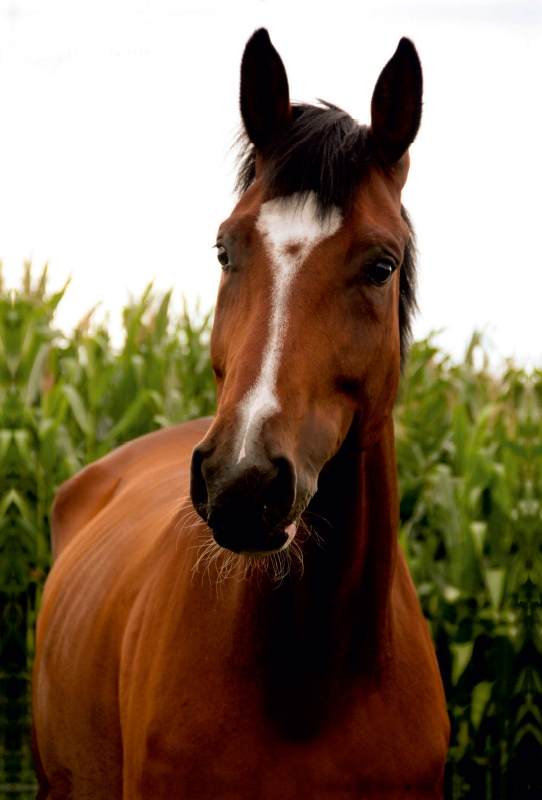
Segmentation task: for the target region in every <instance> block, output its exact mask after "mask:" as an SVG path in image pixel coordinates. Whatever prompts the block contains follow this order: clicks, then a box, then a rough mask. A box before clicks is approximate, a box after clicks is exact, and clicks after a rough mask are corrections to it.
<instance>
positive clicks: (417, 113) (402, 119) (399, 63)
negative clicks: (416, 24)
mask: <svg viewBox="0 0 542 800" xmlns="http://www.w3.org/2000/svg"><path fill="white" fill-rule="evenodd" d="M422 90H423V79H422V65H421V64H420V59H419V57H418V53H417V52H416V48H415V47H414V45H413V44H412V42H411V41H410V39H404V38H403V39H401V41H400V42H399V45H398V46H397V50H396V51H395V53H394V55H393V56H392V58H391V59H390V60H389V61H388V63H387V64H386V66H385V67H384V69H383V70H382V72H381V74H380V77H379V79H378V81H377V83H376V86H375V90H374V93H373V99H372V101H371V134H372V139H373V142H374V146H375V148H376V152H377V155H378V156H379V158H380V159H381V161H383V162H384V164H385V165H386V166H392V165H393V164H395V163H396V162H397V161H399V159H400V158H401V156H402V155H403V154H404V153H405V152H406V150H407V149H408V148H409V147H410V145H411V144H412V142H413V141H414V139H415V138H416V134H417V133H418V128H419V127H420V120H421V117H422Z"/></svg>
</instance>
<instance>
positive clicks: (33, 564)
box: [0, 264, 542, 800]
mask: <svg viewBox="0 0 542 800" xmlns="http://www.w3.org/2000/svg"><path fill="white" fill-rule="evenodd" d="M62 298H63V291H60V292H58V293H56V294H52V295H49V294H48V293H47V286H46V272H45V271H44V272H43V274H42V275H41V276H40V277H39V278H37V279H33V277H32V272H31V268H30V265H29V264H26V265H25V268H24V274H23V280H22V284H21V287H20V288H19V289H17V290H10V291H8V290H6V289H5V288H4V287H2V286H1V285H0V452H1V458H0V609H1V617H0V652H1V662H0V753H1V763H0V797H5V798H11V799H12V800H14V799H15V798H19V800H26V798H30V797H33V796H35V789H34V790H33V789H32V787H33V785H34V783H35V780H34V776H33V771H32V764H31V756H30V749H29V725H30V723H29V710H28V707H29V676H30V670H31V666H32V659H33V655H34V631H35V622H36V615H37V612H38V610H39V605H40V597H41V593H42V589H43V583H44V580H45V577H46V575H47V572H48V570H49V568H50V566H51V554H50V546H49V512H50V507H51V502H52V499H53V497H54V494H55V492H56V490H57V488H58V486H59V485H60V483H62V482H63V481H64V480H66V479H67V478H69V477H70V476H71V475H73V474H74V473H75V472H77V471H78V470H79V469H81V468H82V467H83V466H84V465H85V464H87V463H89V462H91V461H93V460H95V459H97V458H99V457H100V456H102V455H104V454H105V453H107V452H109V451H110V450H111V449H112V448H114V447H116V446H118V445H119V444H121V443H123V442H126V441H128V440H130V439H132V438H134V437H136V436H140V435H141V434H144V433H147V432H149V431H152V430H156V429H158V428H162V427H167V426H170V425H174V424H176V423H178V422H182V421H184V420H187V419H191V418H194V417H198V416H202V415H205V414H210V413H213V410H214V404H215V394H214V383H213V377H212V371H211V367H210V361H209V345H208V342H209V332H210V315H208V316H206V317H203V318H200V319H199V320H197V321H196V319H195V316H197V315H192V316H191V315H189V314H187V313H186V312H185V313H183V314H181V315H178V314H175V313H174V312H173V311H172V310H171V308H170V294H166V295H165V296H161V297H157V296H155V295H154V294H153V292H152V289H151V288H150V287H149V289H148V290H147V291H146V292H145V293H144V295H143V297H142V298H140V299H139V300H137V301H133V302H131V303H130V304H129V305H128V306H127V307H126V308H125V310H124V316H123V321H124V329H125V341H124V345H123V346H122V348H121V349H119V348H115V347H113V346H112V343H111V338H110V334H109V332H108V330H107V326H106V325H101V326H100V325H94V324H93V323H92V320H91V318H90V317H89V318H86V319H85V320H83V321H82V322H81V323H80V324H79V325H78V326H77V328H76V329H75V330H74V331H73V332H71V333H66V332H60V331H58V330H56V329H55V326H54V313H55V309H56V307H57V306H58V304H59V303H60V302H62ZM541 406H542V372H541V371H540V370H539V369H533V370H531V371H530V372H527V371H525V370H523V369H519V368H516V367H514V366H513V365H512V364H503V365H502V366H501V368H500V369H495V368H490V366H489V364H488V360H487V357H486V355H485V352H484V348H483V343H482V342H481V339H480V337H479V336H478V335H474V336H473V338H472V341H471V344H470V347H469V349H468V351H467V353H466V355H465V358H464V360H463V362H462V363H460V364H457V363H453V362H452V361H451V359H450V358H449V357H447V356H446V354H444V353H442V352H441V351H440V350H439V349H438V348H437V347H436V346H435V345H434V344H433V340H432V339H431V338H430V339H428V340H426V341H422V342H418V343H416V344H415V345H414V346H413V348H412V353H411V358H410V363H409V365H408V367H407V370H406V374H405V377H404V381H403V386H402V389H401V392H400V396H399V400H398V402H397V405H396V440H397V457H398V469H399V485H400V497H401V527H400V531H399V537H400V544H401V546H402V547H403V549H404V551H405V553H406V556H407V559H408V563H409V566H410V570H411V572H412V575H413V578H414V581H415V584H416V587H417V590H418V594H419V597H420V601H421V604H422V608H423V611H424V613H425V616H426V618H427V622H428V625H429V627H430V630H431V633H432V636H433V640H434V643H435V647H436V651H437V656H438V660H439V664H440V668H441V672H442V677H443V681H444V686H445V689H446V694H447V698H448V707H449V713H450V718H451V722H452V739H451V747H450V754H449V761H448V766H447V772H446V781H445V788H446V797H447V798H450V800H462V798H469V800H471V799H472V800H486V799H487V800H489V799H490V798H491V799H493V798H494V799H495V800H497V799H499V800H500V799H501V798H503V799H504V798H509V799H510V800H521V799H522V798H530V797H533V798H534V797H537V798H538V797H540V796H541V795H542V770H541V768H540V765H541V764H542V658H541V654H542V614H541V605H540V591H541V589H542V551H541V548H542V516H541V503H540V500H541V497H542V475H541V473H542V469H541V467H542V436H541Z"/></svg>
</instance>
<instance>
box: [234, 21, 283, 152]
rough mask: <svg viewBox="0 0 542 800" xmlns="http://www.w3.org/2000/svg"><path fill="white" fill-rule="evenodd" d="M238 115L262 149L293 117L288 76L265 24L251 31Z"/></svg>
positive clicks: (242, 65) (246, 50)
mask: <svg viewBox="0 0 542 800" xmlns="http://www.w3.org/2000/svg"><path fill="white" fill-rule="evenodd" d="M241 116H242V117H243V122H244V125H245V129H246V132H247V134H248V137H249V139H250V141H251V142H252V143H253V144H255V145H256V147H257V148H258V150H259V151H260V152H261V153H265V151H266V150H268V149H269V147H270V146H271V145H273V144H274V142H275V141H276V140H277V139H278V138H279V137H280V136H281V135H282V134H283V133H284V132H285V131H286V130H287V128H288V127H289V125H290V122H291V120H292V108H291V106H290V92H289V89H288V78H287V77H286V70H285V69H284V64H283V63H282V59H281V57H280V56H279V54H278V53H277V51H276V50H275V48H274V47H273V45H272V44H271V39H270V38H269V34H268V33H267V31H266V30H265V28H260V29H259V30H257V31H256V32H255V33H253V34H252V36H251V38H250V39H249V40H248V42H247V45H246V47H245V52H244V53H243V60H242V62H241Z"/></svg>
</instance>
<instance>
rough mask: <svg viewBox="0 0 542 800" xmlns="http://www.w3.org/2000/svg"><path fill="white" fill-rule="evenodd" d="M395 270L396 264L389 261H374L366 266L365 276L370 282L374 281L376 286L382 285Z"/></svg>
mask: <svg viewBox="0 0 542 800" xmlns="http://www.w3.org/2000/svg"><path fill="white" fill-rule="evenodd" d="M395 270H396V266H395V264H392V263H391V261H376V262H375V263H374V264H371V265H370V267H369V268H368V270H367V277H368V278H369V280H370V281H371V283H374V284H376V285H377V286H384V284H385V283H387V282H388V281H389V279H390V278H391V276H392V275H393V273H394V272H395Z"/></svg>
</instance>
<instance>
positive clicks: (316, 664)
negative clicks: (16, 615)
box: [33, 29, 449, 800]
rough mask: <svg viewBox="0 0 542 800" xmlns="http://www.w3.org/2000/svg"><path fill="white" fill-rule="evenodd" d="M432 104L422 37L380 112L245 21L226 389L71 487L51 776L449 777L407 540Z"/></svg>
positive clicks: (189, 784)
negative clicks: (418, 198) (414, 166)
mask: <svg viewBox="0 0 542 800" xmlns="http://www.w3.org/2000/svg"><path fill="white" fill-rule="evenodd" d="M421 105H422V72H421V65H420V61H419V58H418V55H417V52H416V50H415V47H414V45H413V44H412V43H411V42H410V41H409V40H408V39H401V41H400V42H399V45H398V47H397V50H396V52H395V54H394V55H393V57H392V58H391V60H390V61H389V62H388V63H387V65H386V66H385V67H384V69H383V71H382V73H381V75H380V77H379V78H378V81H377V83H376V85H375V89H374V93H373V97H372V102H371V124H370V126H363V125H359V124H358V123H357V122H356V121H354V120H353V119H352V118H351V117H350V116H349V115H348V114H347V113H346V112H344V111H342V110H341V109H339V108H338V107H336V106H334V105H332V104H329V103H324V102H322V101H318V105H307V104H292V103H291V102H290V98H289V89H288V79H287V75H286V71H285V68H284V65H283V62H282V60H281V58H280V56H279V54H278V52H277V51H276V50H275V48H274V47H273V45H272V43H271V40H270V38H269V35H268V33H267V31H266V30H265V29H260V30H258V31H256V32H255V33H254V34H253V36H252V38H251V39H250V40H249V41H248V43H247V45H246V49H245V51H244V55H243V59H242V64H241V92H240V106H241V116H242V120H243V124H244V133H243V134H242V141H241V143H240V147H241V152H240V165H239V173H238V189H239V193H240V198H239V200H238V202H237V205H236V206H235V208H234V210H233V212H232V214H231V216H230V217H229V218H228V219H227V220H226V221H225V222H223V223H222V224H221V225H220V228H219V230H218V236H217V241H216V247H217V258H218V261H219V264H220V266H221V270H222V275H221V283H220V288H219V294H218V299H217V304H216V311H215V320H214V326H213V331H212V337H211V359H212V367H213V370H214V375H215V379H216V385H217V413H216V416H215V417H214V418H208V419H201V420H197V421H192V422H187V423H185V424H182V425H179V426H176V427H171V428H167V429H162V430H160V431H157V432H154V433H151V434H148V435H146V436H143V437H141V438H139V439H137V440H135V441H132V442H130V443H128V444H124V445H123V446H121V447H119V448H118V449H117V450H115V451H114V452H112V453H111V454H109V455H107V456H106V457H104V458H102V459H101V460H99V461H97V462H95V463H92V464H90V465H89V466H87V467H86V468H85V469H83V470H82V471H81V472H80V473H79V474H77V475H76V476H75V477H73V478H71V479H70V480H69V481H67V482H66V483H65V484H64V485H63V486H62V487H61V488H60V490H59V492H58V495H57V497H56V500H55V503H54V507H53V512H52V542H53V552H54V556H55V563H54V566H53V568H52V570H51V572H50V574H49V576H48V580H47V585H46V588H45V591H44V595H43V603H42V607H41V612H40V616H39V625H38V635H37V652H36V660H35V669H34V675H33V720H34V723H33V725H34V733H33V739H34V754H35V763H36V772H37V776H38V782H39V792H38V795H37V796H38V798H39V800H45V798H55V799H57V798H72V800H79V798H90V797H92V798H93V800H100V798H107V799H108V800H112V798H124V799H125V800H151V798H152V800H165V798H171V797H179V798H198V800H205V799H206V798H209V800H210V799H211V798H212V799H213V800H216V799H217V798H224V799H226V798H235V800H255V798H261V799H262V800H271V799H272V800H276V798H281V800H292V799H293V798H300V797H302V798H311V800H324V798H325V799H326V800H330V799H331V798H332V799H333V800H351V799H353V798H378V799H379V800H383V799H384V798H385V799H386V800H392V799H394V798H404V797H412V798H420V799H421V798H441V797H442V781H443V770H444V764H445V759H446V751H447V745H448V737H449V723H448V718H447V714H446V704H445V698H444V692H443V688H442V683H441V679H440V675H439V669H438V664H437V660H436V656H435V651H434V648H433V645H432V642H431V638H430V635H429V632H428V628H427V625H426V622H425V620H424V617H423V615H422V612H421V609H420V605H419V602H418V598H417V594H416V591H415V588H414V585H413V583H412V580H411V578H410V575H409V571H408V568H407V564H406V560H405V557H404V555H403V552H402V550H401V548H400V547H399V545H398V537H397V531H398V522H399V513H398V488H397V468H396V460H395V450H394V429H393V417H392V412H393V406H394V400H395V396H396V392H397V390H398V385H399V381H400V374H401V363H402V361H404V359H405V357H406V353H407V350H408V342H409V337H410V328H411V318H412V314H413V311H414V310H415V306H416V299H415V282H416V281H415V266H416V264H415V246H414V238H413V236H414V234H413V230H412V226H411V223H410V221H409V217H408V215H407V212H406V211H405V210H404V208H403V207H402V204H401V190H402V188H403V186H404V183H405V181H406V178H407V173H408V168H409V155H408V148H409V146H410V144H411V143H412V141H413V140H414V138H415V136H416V133H417V130H418V127H419V124H420V118H421ZM188 488H189V493H188Z"/></svg>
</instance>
